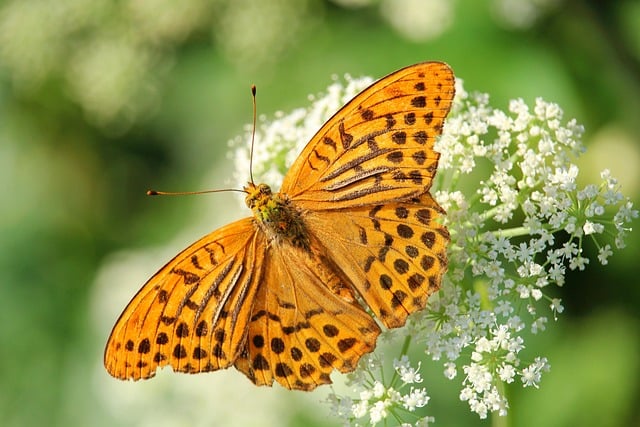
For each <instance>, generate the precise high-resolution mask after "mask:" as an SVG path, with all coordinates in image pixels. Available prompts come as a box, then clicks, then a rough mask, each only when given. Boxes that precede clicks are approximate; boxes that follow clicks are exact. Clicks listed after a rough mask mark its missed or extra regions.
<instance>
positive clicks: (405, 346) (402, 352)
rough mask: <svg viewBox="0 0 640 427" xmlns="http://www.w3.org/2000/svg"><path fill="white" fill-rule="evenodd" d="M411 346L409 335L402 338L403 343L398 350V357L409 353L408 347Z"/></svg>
mask: <svg viewBox="0 0 640 427" xmlns="http://www.w3.org/2000/svg"><path fill="white" fill-rule="evenodd" d="M410 345H411V335H407V336H406V337H404V342H403V343H402V349H401V350H400V357H402V356H403V355H405V354H407V352H408V351H409V346H410Z"/></svg>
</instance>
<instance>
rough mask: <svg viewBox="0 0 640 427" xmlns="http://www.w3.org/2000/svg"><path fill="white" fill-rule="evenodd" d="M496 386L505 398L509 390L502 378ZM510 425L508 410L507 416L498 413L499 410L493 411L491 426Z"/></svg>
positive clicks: (505, 426)
mask: <svg viewBox="0 0 640 427" xmlns="http://www.w3.org/2000/svg"><path fill="white" fill-rule="evenodd" d="M496 387H497V388H498V393H500V395H502V396H504V397H505V398H506V397H507V394H506V393H507V390H506V388H505V386H504V383H503V382H502V381H500V380H498V383H497V384H496ZM508 426H509V415H508V412H507V415H505V416H500V415H498V413H497V412H493V413H491V427H508Z"/></svg>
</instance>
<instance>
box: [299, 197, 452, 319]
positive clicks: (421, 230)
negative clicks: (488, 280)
mask: <svg viewBox="0 0 640 427" xmlns="http://www.w3.org/2000/svg"><path fill="white" fill-rule="evenodd" d="M443 213H444V212H443V210H442V208H440V206H438V204H437V203H436V202H435V201H434V200H433V198H432V196H431V195H430V194H429V193H425V194H423V195H422V196H420V197H417V198H412V199H409V200H407V201H403V202H395V203H386V204H376V205H371V206H365V207H361V208H353V209H348V210H339V211H334V210H329V211H319V212H309V213H308V214H307V216H306V217H305V220H306V224H307V226H308V227H309V231H310V232H311V233H312V234H314V236H316V238H317V239H318V240H319V241H320V242H321V243H322V245H323V246H324V250H325V253H326V255H327V256H328V257H329V258H330V259H332V260H333V262H335V263H336V266H337V268H338V269H339V270H340V271H342V272H343V273H344V274H345V276H346V277H347V278H348V279H349V281H350V282H351V283H353V286H354V288H355V289H356V290H357V292H358V293H359V294H360V295H361V297H362V299H363V300H364V302H365V303H366V304H367V305H368V306H369V307H370V308H371V310H372V311H373V313H374V314H375V315H376V317H378V318H379V319H380V320H381V321H382V322H383V323H384V324H385V326H387V327H390V328H395V327H399V326H402V325H404V323H405V321H406V318H407V316H408V315H409V314H411V313H413V312H415V311H418V310H420V309H422V308H424V307H425V306H426V302H427V299H428V297H429V295H431V294H432V293H433V292H435V291H437V290H438V289H439V287H440V282H441V279H442V275H443V274H444V272H445V271H446V268H447V254H446V248H447V245H448V243H449V232H448V231H447V229H446V228H445V227H444V226H443V225H442V224H440V223H439V222H438V217H440V216H441V215H442V214H443ZM337 230H339V232H337Z"/></svg>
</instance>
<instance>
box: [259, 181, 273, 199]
mask: <svg viewBox="0 0 640 427" xmlns="http://www.w3.org/2000/svg"><path fill="white" fill-rule="evenodd" d="M258 191H260V194H263V195H265V196H270V195H271V187H269V186H268V185H267V184H260V185H259V186H258Z"/></svg>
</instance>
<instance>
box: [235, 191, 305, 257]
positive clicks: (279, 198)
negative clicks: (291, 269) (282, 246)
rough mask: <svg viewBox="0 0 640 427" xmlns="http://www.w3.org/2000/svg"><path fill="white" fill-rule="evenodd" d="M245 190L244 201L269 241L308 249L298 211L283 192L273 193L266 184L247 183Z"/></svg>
mask: <svg viewBox="0 0 640 427" xmlns="http://www.w3.org/2000/svg"><path fill="white" fill-rule="evenodd" d="M245 191H247V192H248V194H247V197H246V199H245V202H246V203H247V206H248V207H249V208H250V209H251V210H252V211H253V216H254V217H255V219H256V223H257V224H258V226H259V227H260V229H261V230H262V231H264V233H265V234H266V235H267V238H268V239H269V241H270V242H273V241H278V242H287V243H289V244H291V245H293V246H295V247H300V248H303V249H306V250H309V235H308V233H307V230H306V228H305V226H304V223H303V221H302V217H301V215H300V212H299V211H298V209H296V207H295V206H294V205H293V204H292V203H291V201H290V200H289V198H288V197H287V196H286V195H285V194H282V193H277V194H273V192H272V191H271V188H270V187H269V186H268V185H267V184H259V185H255V184H252V183H249V184H248V185H247V186H246V187H245Z"/></svg>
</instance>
